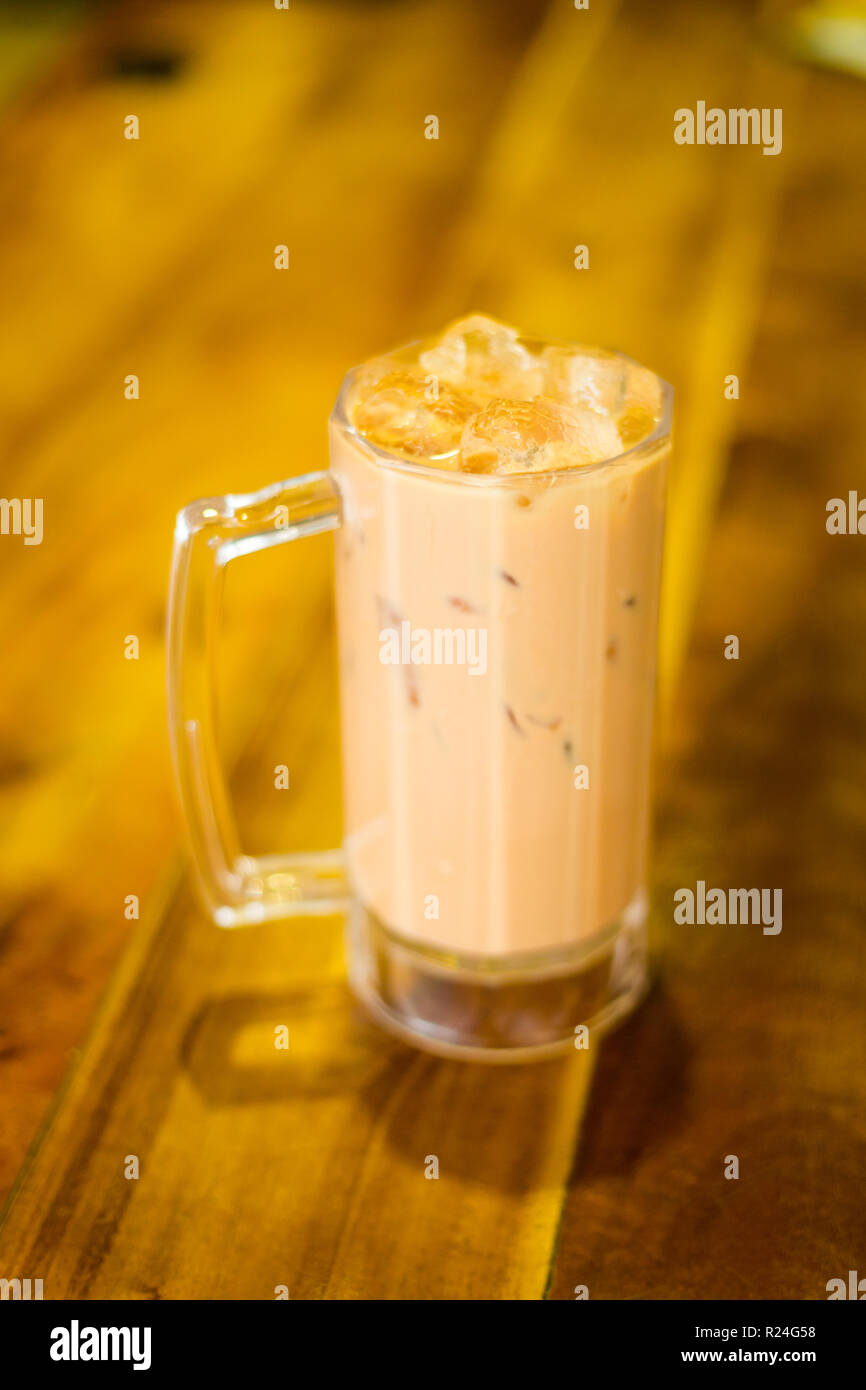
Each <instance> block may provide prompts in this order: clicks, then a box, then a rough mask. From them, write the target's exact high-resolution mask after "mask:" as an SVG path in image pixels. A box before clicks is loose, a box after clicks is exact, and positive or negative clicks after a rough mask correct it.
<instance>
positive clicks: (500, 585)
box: [332, 316, 667, 958]
mask: <svg viewBox="0 0 866 1390" xmlns="http://www.w3.org/2000/svg"><path fill="white" fill-rule="evenodd" d="M343 409H344V412H345V416H344V418H342V419H341V418H339V416H338V417H336V418H335V419H334V420H333V421H332V433H333V437H332V460H333V461H332V470H333V473H334V474H335V476H336V479H337V482H338V486H339V488H340V492H341V495H342V499H343V521H344V524H343V528H342V530H341V532H340V536H339V541H338V547H337V581H338V586H339V604H338V609H339V615H340V622H339V641H340V662H341V676H342V680H341V688H342V692H343V695H342V700H343V704H342V719H343V735H344V737H343V745H344V783H345V805H346V818H347V824H346V849H347V855H348V860H349V867H350V872H351V875H352V878H353V881H354V885H355V889H356V892H357V894H358V896H359V898H360V900H361V901H362V903H363V904H364V905H365V907H366V908H367V909H368V910H369V911H370V912H371V913H373V914H374V915H375V917H376V919H377V920H378V921H379V922H381V923H382V924H383V925H384V926H385V927H386V928H387V929H389V930H390V931H391V932H392V933H394V934H395V935H396V936H397V937H400V936H402V937H405V938H406V939H407V940H411V941H413V942H423V943H425V944H427V945H429V946H431V947H435V948H438V949H440V950H444V951H447V952H449V953H451V954H453V955H458V956H463V957H473V958H475V957H479V956H482V957H500V956H512V955H521V954H526V953H538V952H548V951H551V950H555V949H557V948H565V947H570V946H573V945H575V944H577V943H580V942H585V941H590V940H591V939H592V938H594V937H597V936H598V937H600V936H601V934H603V933H604V932H605V931H606V930H607V929H608V928H610V929H612V928H613V927H614V926H615V925H616V924H617V923H618V922H619V921H620V920H621V918H622V915H623V913H624V912H625V911H626V909H627V908H628V907H629V906H630V905H631V904H633V903H634V902H635V901H636V900H637V899H639V897H640V895H641V893H642V890H643V887H644V882H645V866H644V860H645V841H646V830H647V809H648V775H649V750H650V734H651V725H652V707H653V685H654V672H655V644H656V617H657V600H658V579H659V567H660V559H661V543H662V526H663V514H664V476H665V464H666V460H667V443H666V441H665V440H664V439H660V440H659V441H658V442H657V443H656V442H653V441H652V439H651V436H652V435H653V431H654V430H655V429H656V426H657V424H658V422H659V421H660V420H661V418H662V414H663V409H664V400H663V392H662V385H661V383H660V382H659V381H658V379H657V378H656V377H655V376H654V375H653V374H652V373H651V372H648V371H646V370H645V369H643V368H641V367H638V366H637V365H636V364H634V363H631V362H630V361H628V359H625V358H622V357H620V356H619V355H617V354H614V353H606V352H603V351H601V350H595V349H590V348H585V347H565V346H560V345H552V344H545V343H539V342H534V341H531V340H527V339H524V338H521V337H519V336H518V334H517V333H516V332H515V331H513V330H511V329H509V328H506V327H505V326H504V325H500V324H497V323H495V322H494V321H492V320H490V319H485V318H481V317H480V316H474V317H472V318H470V319H465V320H462V321H461V322H459V323H457V324H455V325H453V326H452V327H451V328H449V329H447V330H446V331H445V332H444V333H443V334H442V335H441V336H440V338H438V339H437V340H436V341H434V342H430V343H425V344H421V345H420V346H419V345H416V346H414V347H412V348H409V349H402V350H400V351H398V352H395V353H393V354H389V355H388V356H385V357H382V358H379V359H376V360H374V361H372V362H370V363H367V364H366V365H365V366H364V367H362V368H360V369H359V370H358V371H357V372H356V373H355V374H354V377H353V379H352V381H351V382H350V385H349V387H348V389H347V393H346V396H345V400H344V405H343ZM642 441H648V442H647V443H645V444H644V445H643V447H639V448H635V447H634V446H635V445H641V444H642ZM629 451H632V452H629ZM606 461H608V462H606ZM602 463H604V467H598V466H593V465H599V464H602Z"/></svg>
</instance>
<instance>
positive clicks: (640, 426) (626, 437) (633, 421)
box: [617, 363, 662, 449]
mask: <svg viewBox="0 0 866 1390" xmlns="http://www.w3.org/2000/svg"><path fill="white" fill-rule="evenodd" d="M661 416H662V387H661V382H660V381H659V379H658V377H657V376H656V375H655V374H654V373H653V372H650V371H648V370H647V368H646V367H639V366H638V365H637V363H629V365H628V368H627V370H626V374H625V392H624V397H623V405H622V408H621V410H620V411H619V413H618V415H617V428H618V430H619V433H620V437H621V439H622V442H623V444H624V446H625V448H626V449H631V448H632V447H633V445H635V444H639V443H640V441H641V440H642V439H646V438H647V436H648V435H650V434H652V432H653V430H654V429H655V427H656V425H657V424H658V422H659V420H660V419H661Z"/></svg>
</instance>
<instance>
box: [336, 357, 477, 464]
mask: <svg viewBox="0 0 866 1390" xmlns="http://www.w3.org/2000/svg"><path fill="white" fill-rule="evenodd" d="M477 408H478V407H477V404H476V402H475V401H473V400H472V398H471V397H469V396H467V395H465V394H464V393H463V392H461V391H456V390H453V389H451V388H449V387H448V386H445V385H443V384H442V383H441V382H439V381H438V380H437V379H435V378H434V377H432V374H427V375H422V374H421V373H420V372H415V371H386V372H385V374H384V375H382V374H381V370H379V371H378V372H375V371H374V372H372V373H371V374H370V375H369V376H368V377H366V378H363V377H362V378H361V380H360V381H359V382H358V386H357V394H356V399H355V403H354V409H353V411H352V419H353V423H354V425H355V427H356V428H357V429H358V430H360V432H361V434H363V435H364V436H365V438H367V439H369V440H370V441H371V442H372V443H373V444H378V445H379V446H380V448H382V449H387V450H389V451H390V452H392V453H398V454H405V455H407V456H408V457H409V458H430V459H444V458H447V457H448V456H449V455H456V453H457V450H458V449H459V447H460V438H461V435H462V433H463V429H464V427H465V426H466V423H467V421H468V420H469V419H470V418H471V416H472V415H473V414H474V413H475V412H476V410H477Z"/></svg>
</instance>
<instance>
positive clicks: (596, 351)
mask: <svg viewBox="0 0 866 1390" xmlns="http://www.w3.org/2000/svg"><path fill="white" fill-rule="evenodd" d="M426 341H427V340H426V339H421V338H416V339H413V340H412V341H411V342H409V343H404V344H403V346H402V347H399V348H394V349H392V350H391V351H392V352H393V353H394V354H395V355H396V354H398V353H404V352H409V351H410V350H411V349H412V348H415V347H421V346H422V345H423V343H424V342H426ZM517 341H518V342H519V343H524V344H525V343H534V344H538V345H543V346H544V347H561V348H569V349H572V350H584V351H585V352H587V353H588V354H593V355H596V356H604V357H615V358H616V359H617V360H618V361H619V362H621V363H623V364H624V365H626V366H629V367H637V368H638V369H639V370H640V371H642V372H649V373H650V375H651V376H652V377H654V379H655V380H656V381H657V382H658V384H659V386H660V387H661V399H662V409H661V414H660V416H659V419H658V421H657V423H656V426H655V428H654V429H653V430H652V431H651V432H650V433H649V434H648V435H647V436H646V437H645V438H644V439H639V440H637V442H636V443H634V444H632V445H631V446H630V447H629V448H628V449H623V450H622V452H621V453H619V454H611V455H610V456H609V457H608V458H603V459H597V460H596V461H595V463H576V464H574V466H573V467H570V468H546V469H527V471H526V472H524V473H470V472H467V471H466V470H464V469H459V468H439V467H437V466H436V464H434V463H424V462H422V461H420V460H417V459H407V458H404V457H403V456H402V455H401V454H395V453H391V452H390V451H389V450H388V449H383V448H382V446H381V445H380V444H374V443H373V441H372V440H371V439H368V438H367V436H366V435H365V434H362V433H361V431H360V430H359V429H357V428H356V427H355V425H353V423H352V421H351V420H350V419H349V414H348V411H347V409H346V404H347V400H348V396H349V393H350V391H351V389H352V386H353V385H354V383H355V381H356V380H357V378H358V375H359V373H360V372H361V371H362V370H363V369H364V367H366V366H368V365H369V362H370V361H371V360H375V359H368V360H367V361H366V362H361V363H359V364H358V365H357V366H355V367H350V369H349V371H348V372H347V373H346V375H345V376H344V378H343V381H342V384H341V386H340V390H339V392H338V393H337V399H336V401H335V402H334V406H333V409H332V410H331V413H330V416H329V417H328V418H329V421H330V423H331V424H333V425H335V426H336V427H337V428H338V429H340V430H342V432H343V433H344V434H346V435H348V436H349V437H350V438H351V439H354V440H356V441H357V443H359V444H361V445H363V447H364V448H365V449H367V450H368V451H369V452H370V453H371V454H372V455H373V457H374V458H375V460H376V461H377V462H378V463H381V464H383V465H384V466H385V467H386V468H388V469H393V470H396V471H398V472H401V473H414V474H417V475H419V476H421V477H433V478H436V479H437V480H438V481H439V482H452V483H456V484H458V485H461V484H468V485H469V486H475V487H503V486H518V485H521V486H524V487H525V486H526V484H527V482H528V481H534V480H537V479H547V480H549V481H550V480H553V481H555V480H556V479H558V478H573V477H575V476H576V475H577V474H581V475H586V474H589V473H592V474H595V473H600V472H601V471H602V470H603V469H607V468H621V467H624V466H627V465H629V464H633V463H635V462H636V461H638V460H640V459H642V458H643V457H644V455H648V454H652V453H654V452H655V451H656V450H657V449H659V448H660V447H661V446H662V445H663V444H666V443H667V442H668V441H669V440H670V436H671V429H672V425H673V400H674V388H673V387H672V386H671V385H670V383H669V382H667V381H665V379H664V377H661V376H659V374H658V373H657V372H654V371H653V370H652V368H650V367H645V366H644V365H643V363H641V362H638V361H637V359H636V358H634V357H629V356H628V354H627V353H625V352H620V351H619V349H617V348H603V347H600V346H599V345H598V344H595V345H589V344H587V343H578V342H573V341H571V340H569V339H564V338H535V337H532V336H530V335H527V334H520V335H519V336H518V339H517ZM380 355H381V356H386V355H387V356H390V355H391V353H388V354H385V353H382V354H380Z"/></svg>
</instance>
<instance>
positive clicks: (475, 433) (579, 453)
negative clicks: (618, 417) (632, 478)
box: [460, 396, 622, 473]
mask: <svg viewBox="0 0 866 1390" xmlns="http://www.w3.org/2000/svg"><path fill="white" fill-rule="evenodd" d="M621 452H622V445H621V443H620V438H619V434H618V433H617V429H616V426H615V425H614V424H613V421H612V420H610V419H608V417H607V416H606V415H602V414H601V413H600V412H599V411H597V410H594V409H593V408H592V407H591V406H587V405H583V406H582V405H562V404H560V403H559V402H557V401H551V400H547V399H545V398H544V397H542V396H536V397H535V398H534V399H533V400H531V401H522V400H493V401H491V402H490V404H489V405H488V406H486V407H485V409H484V410H481V411H479V413H478V414H477V415H476V416H475V417H474V418H473V419H472V420H470V421H469V422H468V424H467V425H466V428H465V429H464V431H463V439H462V444H461V459H460V462H461V466H462V467H463V468H464V469H465V470H466V471H467V472H469V473H533V472H544V471H546V470H548V469H556V468H575V467H579V466H581V465H583V464H587V463H596V462H598V461H599V460H601V459H605V458H612V457H615V456H616V455H617V454H619V453H621Z"/></svg>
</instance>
